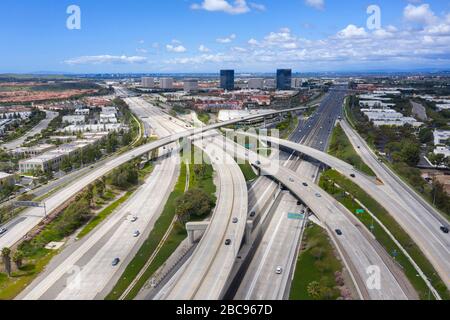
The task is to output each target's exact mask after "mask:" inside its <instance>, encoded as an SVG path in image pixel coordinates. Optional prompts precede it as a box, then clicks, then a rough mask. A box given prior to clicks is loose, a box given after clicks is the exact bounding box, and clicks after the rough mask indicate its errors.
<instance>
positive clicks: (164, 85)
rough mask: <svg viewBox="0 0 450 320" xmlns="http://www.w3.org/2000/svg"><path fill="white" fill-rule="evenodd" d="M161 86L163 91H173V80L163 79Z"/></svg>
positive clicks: (160, 82)
mask: <svg viewBox="0 0 450 320" xmlns="http://www.w3.org/2000/svg"><path fill="white" fill-rule="evenodd" d="M159 86H160V88H161V89H173V78H161V79H160V80H159Z"/></svg>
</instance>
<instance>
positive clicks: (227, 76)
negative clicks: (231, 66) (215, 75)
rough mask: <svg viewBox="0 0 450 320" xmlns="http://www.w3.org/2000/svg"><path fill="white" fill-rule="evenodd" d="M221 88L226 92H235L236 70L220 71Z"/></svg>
mask: <svg viewBox="0 0 450 320" xmlns="http://www.w3.org/2000/svg"><path fill="white" fill-rule="evenodd" d="M220 87H221V88H222V89H224V90H234V70H220Z"/></svg>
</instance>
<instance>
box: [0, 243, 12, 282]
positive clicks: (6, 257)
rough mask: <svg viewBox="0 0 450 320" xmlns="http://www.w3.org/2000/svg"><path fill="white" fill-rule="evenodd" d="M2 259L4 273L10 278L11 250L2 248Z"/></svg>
mask: <svg viewBox="0 0 450 320" xmlns="http://www.w3.org/2000/svg"><path fill="white" fill-rule="evenodd" d="M2 259H3V264H4V266H5V271H6V273H7V274H8V276H9V277H10V276H11V249H9V248H3V250H2Z"/></svg>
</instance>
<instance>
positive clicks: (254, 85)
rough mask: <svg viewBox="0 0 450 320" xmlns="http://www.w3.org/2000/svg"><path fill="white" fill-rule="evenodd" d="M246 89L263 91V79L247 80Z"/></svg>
mask: <svg viewBox="0 0 450 320" xmlns="http://www.w3.org/2000/svg"><path fill="white" fill-rule="evenodd" d="M248 88H249V89H263V88H264V79H263V78H252V79H248Z"/></svg>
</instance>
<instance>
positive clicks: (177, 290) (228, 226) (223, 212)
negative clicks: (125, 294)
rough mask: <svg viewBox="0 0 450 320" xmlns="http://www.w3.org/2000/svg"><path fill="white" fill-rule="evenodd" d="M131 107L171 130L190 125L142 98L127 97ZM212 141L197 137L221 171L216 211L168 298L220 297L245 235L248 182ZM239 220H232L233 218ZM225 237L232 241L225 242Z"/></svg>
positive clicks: (236, 166)
mask: <svg viewBox="0 0 450 320" xmlns="http://www.w3.org/2000/svg"><path fill="white" fill-rule="evenodd" d="M126 102H127V103H129V104H130V106H132V110H133V111H134V112H137V113H138V114H139V115H141V116H145V115H148V117H149V118H150V119H153V121H155V122H158V123H159V124H160V125H163V126H165V127H167V128H170V130H171V131H172V132H180V131H183V130H184V128H185V127H187V125H186V124H185V123H184V122H182V121H180V120H178V119H176V118H172V117H168V115H167V114H165V113H163V112H162V111H161V110H160V109H158V108H156V107H154V106H152V105H151V104H149V103H147V102H145V101H144V100H142V99H140V98H131V99H128V100H126ZM212 141H213V138H211V140H210V141H203V142H202V141H196V142H195V144H196V145H197V146H198V147H199V148H201V149H204V151H205V153H206V154H207V155H208V156H209V158H210V159H211V161H212V164H213V166H214V169H215V171H216V172H217V173H218V180H219V185H220V187H219V193H218V194H219V197H218V201H217V207H216V210H215V211H214V215H213V217H212V219H211V221H210V224H209V227H208V229H207V231H206V233H205V234H204V236H203V238H202V240H201V242H200V244H199V245H198V246H197V248H196V250H195V251H194V253H193V255H192V257H191V258H190V260H189V261H188V262H187V263H186V264H187V265H186V266H185V267H184V268H183V270H184V272H183V274H181V275H180V277H179V278H178V280H177V281H176V283H174V284H173V286H172V287H171V288H170V294H169V295H168V296H167V297H166V299H177V300H178V299H208V300H217V299H219V298H220V297H221V296H222V295H223V293H222V291H223V289H224V287H225V284H226V283H227V281H228V277H229V273H230V272H231V269H232V267H233V264H234V261H235V259H236V256H237V253H238V250H239V245H238V244H240V243H241V239H242V238H243V235H244V231H245V225H246V216H247V203H248V200H247V185H246V182H245V178H244V176H243V174H242V172H241V170H240V168H239V166H238V165H237V164H236V162H235V161H234V160H233V159H232V158H231V157H230V156H228V155H227V154H226V153H225V152H223V151H222V150H220V149H218V148H216V147H215V146H214V144H212V143H211V142H212ZM233 218H237V219H238V222H237V223H233V222H232V219H233ZM226 239H231V240H232V245H230V246H225V245H224V242H225V240H226Z"/></svg>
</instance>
